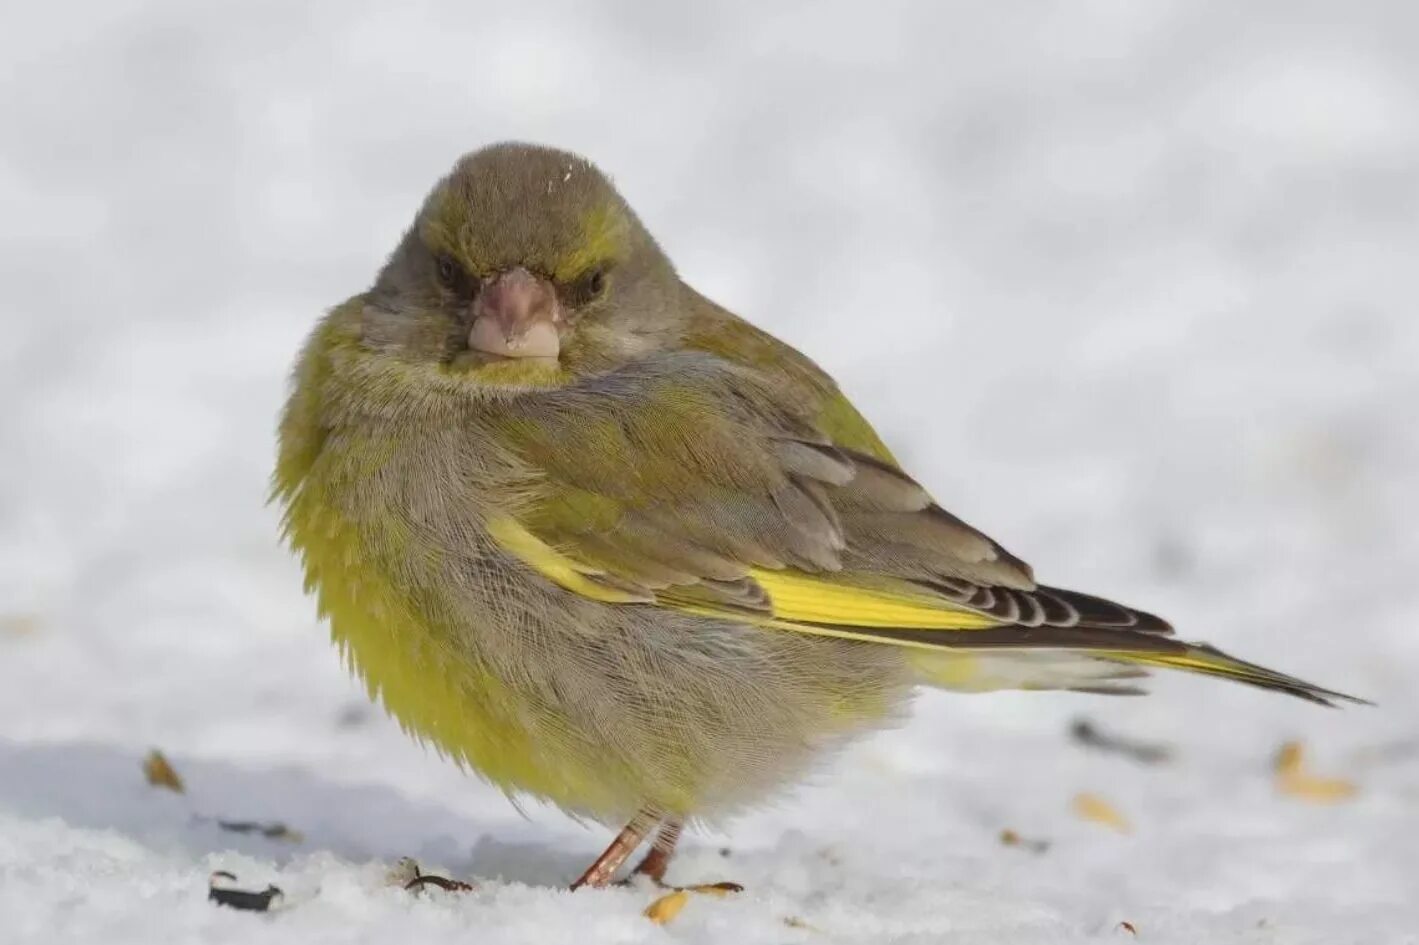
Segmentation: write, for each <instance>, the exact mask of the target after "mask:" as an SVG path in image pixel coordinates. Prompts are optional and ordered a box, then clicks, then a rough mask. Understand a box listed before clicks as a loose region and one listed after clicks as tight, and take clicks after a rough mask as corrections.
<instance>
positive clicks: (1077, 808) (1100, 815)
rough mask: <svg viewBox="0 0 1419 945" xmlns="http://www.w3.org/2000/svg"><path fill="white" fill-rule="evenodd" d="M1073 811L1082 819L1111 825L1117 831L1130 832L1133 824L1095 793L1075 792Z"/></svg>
mask: <svg viewBox="0 0 1419 945" xmlns="http://www.w3.org/2000/svg"><path fill="white" fill-rule="evenodd" d="M1074 813H1075V814H1076V815H1078V816H1079V817H1081V818H1083V819H1084V820H1092V821H1093V822H1094V823H1096V824H1103V825H1104V826H1105V827H1111V828H1113V829H1114V830H1117V831H1118V832H1119V833H1132V832H1133V826H1132V825H1131V824H1130V823H1129V822H1128V818H1126V817H1124V816H1123V815H1122V814H1120V813H1119V812H1118V810H1117V809H1116V808H1115V807H1114V806H1113V805H1112V804H1110V803H1109V802H1108V801H1106V800H1104V799H1103V798H1102V797H1099V796H1098V795H1097V794H1077V795H1075V797H1074Z"/></svg>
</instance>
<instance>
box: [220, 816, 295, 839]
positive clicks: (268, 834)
mask: <svg viewBox="0 0 1419 945" xmlns="http://www.w3.org/2000/svg"><path fill="white" fill-rule="evenodd" d="M216 824H217V826H218V827H220V828H221V829H223V830H226V831H230V832H231V833H259V834H261V836H263V837H265V838H266V839H268V840H283V841H285V842H286V843H300V842H301V841H303V840H305V834H303V833H301V832H300V831H299V830H292V829H291V828H290V827H287V826H286V825H285V824H283V823H281V822H280V821H272V822H270V823H261V822H260V821H255V820H221V819H220V818H219V819H217V820H216Z"/></svg>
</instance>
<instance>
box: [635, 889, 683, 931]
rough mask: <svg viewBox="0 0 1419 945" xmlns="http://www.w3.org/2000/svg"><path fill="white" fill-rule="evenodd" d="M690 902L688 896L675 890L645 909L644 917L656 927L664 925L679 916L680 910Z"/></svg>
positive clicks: (680, 890)
mask: <svg viewBox="0 0 1419 945" xmlns="http://www.w3.org/2000/svg"><path fill="white" fill-rule="evenodd" d="M689 901H690V894H689V893H688V892H687V891H685V890H683V889H677V890H675V891H674V892H670V893H666V894H665V895H664V896H661V897H660V898H659V899H657V900H655V901H654V902H652V903H651V904H650V905H648V906H646V907H645V913H644V914H645V917H646V918H647V919H649V920H650V921H652V922H654V923H655V924H656V925H664V924H665V923H667V922H669V921H670V920H672V919H674V918H675V917H676V916H677V915H679V914H680V910H681V909H684V908H685V903H687V902H689Z"/></svg>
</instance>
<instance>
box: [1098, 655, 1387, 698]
mask: <svg viewBox="0 0 1419 945" xmlns="http://www.w3.org/2000/svg"><path fill="white" fill-rule="evenodd" d="M1182 647H1183V650H1184V652H1182V653H1155V652H1129V651H1127V650H1120V651H1114V652H1110V651H1107V650H1105V651H1100V652H1099V653H1098V654H1097V655H1098V656H1099V657H1100V658H1102V659H1107V660H1116V661H1118V662H1121V663H1126V664H1132V665H1139V666H1161V667H1164V668H1166V669H1180V670H1184V671H1186V672H1190V673H1199V674H1201V675H1203V676H1216V677H1218V678H1220V679H1232V680H1235V681H1237V682H1239V683H1243V684H1245V685H1248V686H1256V687H1257V688H1258V689H1270V690H1272V691H1273V692H1284V693H1286V694H1288V695H1292V696H1295V697H1296V698H1298V699H1305V700H1306V701H1307V702H1315V703H1319V704H1320V705H1324V706H1331V707H1334V705H1335V703H1336V702H1351V703H1356V704H1359V705H1372V704H1373V703H1371V702H1369V701H1368V700H1366V699H1361V698H1358V697H1357V696H1350V695H1346V694H1345V693H1343V692H1335V691H1334V690H1331V689H1323V688H1321V687H1320V686H1317V685H1315V684H1313V683H1308V682H1306V681H1305V680H1303V679H1297V678H1296V677H1295V676H1288V675H1286V674H1285V673H1278V672H1277V671H1276V670H1274V669H1267V668H1266V667H1265V666H1260V665H1258V664H1256V663H1248V662H1247V661H1245V660H1239V659H1237V658H1236V657H1234V656H1229V655H1227V654H1226V653H1223V652H1222V651H1221V650H1219V649H1217V648H1216V647H1214V646H1208V645H1207V644H1205V643H1185V644H1182Z"/></svg>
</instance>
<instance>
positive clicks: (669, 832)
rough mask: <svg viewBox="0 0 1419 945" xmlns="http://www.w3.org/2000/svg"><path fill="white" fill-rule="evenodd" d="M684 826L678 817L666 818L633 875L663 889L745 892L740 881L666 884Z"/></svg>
mask: <svg viewBox="0 0 1419 945" xmlns="http://www.w3.org/2000/svg"><path fill="white" fill-rule="evenodd" d="M684 826H685V822H684V821H683V820H681V819H680V818H678V817H669V818H666V820H665V823H664V824H662V825H661V827H660V832H659V833H657V834H656V835H655V843H654V844H652V845H651V848H650V851H649V852H648V853H646V855H645V858H644V859H642V860H641V861H640V863H639V864H637V866H636V868H635V869H633V870H631V876H632V877H635V876H644V877H646V878H647V879H649V880H650V881H651V882H653V883H655V885H657V886H659V887H660V888H661V889H673V890H676V891H684V892H694V893H704V894H705V895H710V896H723V895H725V894H727V893H737V892H743V891H744V887H743V886H741V885H739V884H738V883H697V884H695V885H694V886H667V885H665V870H666V868H667V867H668V866H670V858H671V857H672V856H674V855H675V844H676V843H678V842H679V840H680V831H681V830H682V829H684ZM627 882H629V880H627Z"/></svg>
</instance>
